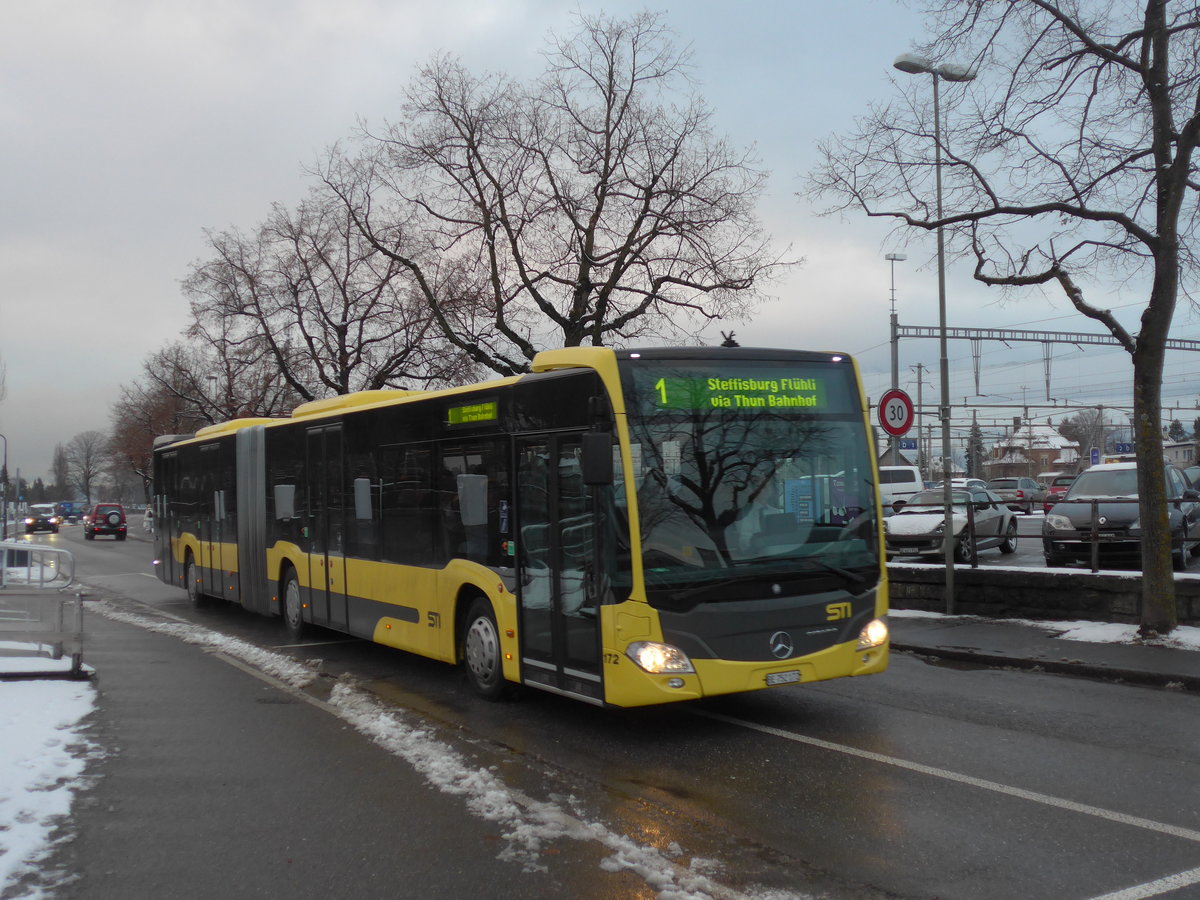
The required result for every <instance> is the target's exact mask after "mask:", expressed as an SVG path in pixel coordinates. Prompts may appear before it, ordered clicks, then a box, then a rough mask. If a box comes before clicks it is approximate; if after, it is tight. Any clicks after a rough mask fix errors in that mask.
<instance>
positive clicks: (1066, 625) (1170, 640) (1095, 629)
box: [888, 609, 1200, 650]
mask: <svg viewBox="0 0 1200 900" xmlns="http://www.w3.org/2000/svg"><path fill="white" fill-rule="evenodd" d="M888 615H889V616H891V617H893V618H898V619H904V618H908V619H971V618H976V619H979V620H980V621H981V622H985V621H986V622H998V621H1003V622H1005V623H1007V624H1010V625H1026V626H1029V627H1032V628H1041V629H1044V630H1045V631H1046V632H1047V633H1048V634H1051V635H1053V636H1054V637H1056V638H1061V639H1062V640H1065V641H1085V642H1087V643H1091V644H1134V645H1138V646H1142V647H1169V648H1171V649H1173V650H1200V628H1198V627H1196V626H1194V625H1179V626H1177V627H1176V628H1175V630H1174V631H1172V632H1171V633H1170V634H1168V635H1165V636H1161V637H1154V638H1143V637H1141V636H1140V635H1139V634H1138V626H1136V625H1124V624H1121V623H1119V622H1090V621H1070V622H1068V621H1064V622H1058V621H1046V620H1040V619H1003V620H998V619H996V618H993V617H989V616H947V615H946V614H945V613H940V612H931V611H928V610H923V609H893V610H889V611H888Z"/></svg>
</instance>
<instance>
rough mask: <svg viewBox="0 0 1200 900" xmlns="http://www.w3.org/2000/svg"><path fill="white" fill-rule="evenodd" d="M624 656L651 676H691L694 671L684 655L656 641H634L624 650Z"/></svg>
mask: <svg viewBox="0 0 1200 900" xmlns="http://www.w3.org/2000/svg"><path fill="white" fill-rule="evenodd" d="M625 655H626V656H628V657H629V658H630V659H632V660H633V661H634V662H635V663H637V664H638V666H639V667H640V668H642V669H644V670H645V671H647V672H649V673H650V674H651V675H668V674H669V675H691V674H694V673H695V671H696V670H695V668H693V667H692V661H691V660H690V659H688V655H687V654H686V653H684V652H683V651H682V650H680V649H679V648H678V647H672V646H671V645H670V644H660V643H658V642H657V641H635V642H634V643H632V644H630V645H629V646H628V647H626V648H625Z"/></svg>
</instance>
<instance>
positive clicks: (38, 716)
mask: <svg viewBox="0 0 1200 900" xmlns="http://www.w3.org/2000/svg"><path fill="white" fill-rule="evenodd" d="M13 662H15V660H8V659H6V660H5V661H4V667H5V668H6V669H7V670H9V671H16V669H17V668H19V666H13V665H10V663H13ZM38 662H41V663H43V664H44V663H45V662H46V660H38ZM43 668H44V666H43ZM95 703H96V690H95V688H94V687H93V686H92V684H91V683H90V682H86V681H33V680H30V681H10V682H0V823H2V824H0V894H2V895H3V896H5V897H9V896H31V895H29V894H21V893H15V894H14V893H10V891H11V890H12V889H13V887H14V885H15V884H16V883H17V882H18V881H20V879H22V878H23V877H24V876H26V875H29V874H32V873H34V872H35V871H36V870H37V864H38V863H39V862H40V861H41V860H42V859H43V858H44V857H45V856H46V855H47V854H48V853H49V849H50V835H51V833H52V832H53V830H54V828H55V826H56V825H57V824H58V822H59V821H60V820H61V819H62V818H63V817H65V816H67V815H69V814H70V812H71V801H72V799H73V797H74V793H75V791H77V790H78V789H79V788H80V787H81V786H82V785H83V781H82V776H83V774H84V769H85V767H86V765H87V762H88V760H89V759H91V758H93V757H95V756H96V755H97V754H98V752H99V751H98V750H97V748H96V747H95V746H94V745H93V744H91V743H90V742H89V741H88V740H87V738H85V737H84V736H83V724H82V723H83V720H84V718H86V717H87V715H88V714H89V713H91V712H92V710H93V709H94V708H95Z"/></svg>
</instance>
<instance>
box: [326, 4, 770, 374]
mask: <svg viewBox="0 0 1200 900" xmlns="http://www.w3.org/2000/svg"><path fill="white" fill-rule="evenodd" d="M546 58H547V67H546V71H545V74H544V75H543V76H542V77H541V78H540V79H538V80H537V81H536V82H534V83H533V84H531V85H529V86H524V85H521V84H518V83H516V82H514V81H513V80H511V79H509V78H506V77H501V76H495V75H492V74H483V75H476V74H472V73H471V72H469V71H467V70H466V69H465V68H464V67H463V66H462V65H461V64H460V63H458V62H457V61H454V60H452V59H450V58H448V57H446V56H437V57H435V58H434V59H433V60H432V61H431V62H429V63H428V64H427V65H425V66H424V67H423V68H422V69H421V70H420V73H419V74H418V76H417V77H416V79H415V80H414V81H413V83H412V84H411V85H410V86H409V88H408V93H407V97H408V102H407V105H406V108H405V114H406V119H405V120H404V121H402V122H398V123H394V124H392V125H390V126H388V127H387V128H386V129H385V130H384V131H383V132H382V133H381V134H379V135H377V136H374V137H369V138H368V139H367V140H366V141H365V144H364V148H363V153H362V155H361V156H358V157H357V158H350V157H347V156H345V155H343V154H342V152H341V151H340V150H335V151H334V152H333V153H332V154H331V155H330V157H329V159H328V160H327V163H326V165H325V167H324V170H323V172H322V173H321V174H322V177H323V178H324V179H325V181H326V183H327V184H328V185H329V186H330V187H331V189H333V190H334V191H335V192H336V193H337V194H338V195H339V196H340V197H341V198H342V199H343V201H344V202H345V204H346V207H347V209H349V210H350V211H351V213H352V215H353V217H354V220H355V222H356V223H357V224H358V226H359V227H360V228H361V229H362V232H363V233H364V234H365V235H366V236H367V237H368V238H369V240H370V241H371V243H372V245H373V246H374V247H375V248H376V249H377V250H379V251H380V252H381V253H383V254H385V255H386V256H387V257H388V258H390V259H392V260H394V261H396V262H397V263H399V264H400V265H401V266H403V267H404V268H406V269H407V270H408V271H409V272H410V273H411V275H412V278H413V281H414V283H415V285H416V286H417V288H418V289H419V290H420V291H421V293H422V295H423V297H424V300H425V302H426V303H428V304H429V308H430V309H431V310H432V311H433V315H434V318H435V320H436V321H437V324H438V325H439V327H440V328H441V331H442V334H443V335H444V336H445V337H446V338H447V339H448V340H450V341H451V342H453V343H454V344H455V345H456V346H457V347H458V348H459V349H461V350H462V351H463V352H464V353H467V354H469V355H470V357H471V359H473V360H474V361H475V362H476V363H478V364H480V365H482V366H486V367H488V368H490V369H492V370H494V371H496V372H499V373H502V374H511V373H514V372H519V371H525V370H527V369H528V364H529V361H530V360H531V359H532V358H533V356H534V354H535V353H536V352H537V351H538V350H539V349H541V348H542V347H543V346H576V345H579V344H582V343H590V344H594V345H602V344H606V343H611V342H614V341H620V340H624V339H630V338H635V337H641V336H657V337H667V338H670V337H678V336H680V335H686V334H689V333H694V331H695V330H697V329H698V328H700V327H702V326H703V325H704V324H705V323H707V322H709V321H711V320H713V319H718V318H723V317H733V318H737V317H741V316H744V315H745V314H747V313H748V312H749V310H750V309H751V308H752V307H753V303H754V300H755V298H756V293H755V289H756V288H757V287H759V286H760V285H761V283H762V282H764V281H765V280H766V279H767V278H768V277H769V276H770V275H771V274H773V273H774V272H776V271H777V270H778V269H779V268H780V267H781V266H783V265H784V263H783V262H782V261H781V259H780V258H779V257H778V256H776V255H773V254H772V253H771V251H770V247H769V241H768V239H767V238H766V237H765V236H764V234H763V231H762V228H761V226H760V224H759V222H758V220H757V218H756V217H755V214H754V204H755V202H756V201H757V198H758V196H759V194H760V193H761V190H762V187H763V184H764V182H765V178H766V175H765V173H764V172H762V171H760V170H759V169H758V168H757V166H756V161H755V160H754V159H753V158H752V157H751V156H750V155H749V154H748V153H746V152H743V151H738V150H735V149H734V148H732V147H731V146H730V145H729V144H728V143H727V142H726V141H725V140H722V139H720V138H718V137H716V136H714V134H713V133H712V131H711V129H710V112H709V110H708V109H707V107H706V106H705V104H704V103H703V102H702V101H701V100H700V98H698V97H697V96H695V95H694V94H693V93H692V92H691V91H690V85H689V82H688V78H687V75H688V69H689V54H688V53H687V52H684V51H680V50H677V49H676V48H675V47H674V46H673V44H672V41H671V35H670V34H669V32H668V31H667V30H666V29H665V28H664V27H663V26H662V25H661V24H660V21H659V16H657V15H654V14H650V13H643V14H640V15H635V16H633V17H632V18H630V19H628V20H616V19H612V18H609V17H607V16H604V15H598V16H594V17H593V16H586V15H580V17H579V28H578V30H577V32H576V33H575V34H574V35H572V36H571V37H570V38H567V39H552V40H551V42H550V47H549V49H548V50H547V52H546Z"/></svg>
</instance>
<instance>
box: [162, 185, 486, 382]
mask: <svg viewBox="0 0 1200 900" xmlns="http://www.w3.org/2000/svg"><path fill="white" fill-rule="evenodd" d="M209 243H210V245H211V248H212V250H213V256H212V257H211V258H210V259H208V260H206V261H204V262H202V263H199V264H197V265H195V266H194V267H193V270H192V272H191V275H190V276H189V278H188V279H187V281H186V282H185V284H184V290H185V292H186V293H187V295H188V296H189V298H190V299H191V304H192V315H193V319H194V325H193V327H192V329H191V334H192V335H193V336H195V337H198V338H201V339H203V340H204V341H206V342H207V343H208V344H209V345H210V347H212V348H213V352H214V353H215V354H216V355H217V356H218V357H219V358H220V359H221V360H222V361H223V362H232V363H235V364H236V365H237V366H239V367H241V366H254V367H258V366H259V364H260V363H263V362H266V363H267V365H266V367H265V369H261V371H269V372H270V373H271V376H272V378H273V379H274V380H275V381H276V382H277V383H279V384H280V385H282V386H286V388H287V390H288V392H290V393H291V394H293V395H295V396H297V397H298V398H300V399H301V400H312V399H315V398H317V397H323V396H327V395H329V394H344V393H348V392H350V391H354V390H373V389H378V388H384V387H397V386H410V385H412V384H414V383H416V384H418V385H419V384H426V383H429V382H433V381H442V382H447V381H453V380H455V379H460V378H462V377H463V376H464V375H466V374H468V373H466V372H464V368H465V357H464V356H463V355H462V354H460V353H457V352H455V351H453V349H452V348H448V347H447V345H446V343H445V342H444V341H443V340H442V339H441V338H440V336H439V335H438V334H437V332H436V331H435V330H434V329H433V328H432V326H431V320H430V315H429V313H428V311H427V310H426V308H425V306H424V304H423V303H422V302H421V300H420V298H419V297H417V296H415V295H413V293H412V291H411V288H410V285H409V282H408V280H407V279H406V278H403V277H401V276H402V275H407V272H406V271H405V270H403V269H402V267H401V266H400V265H399V264H398V263H397V262H396V261H395V260H392V259H390V258H388V257H387V256H385V255H382V254H380V253H378V252H377V251H376V250H375V249H374V248H372V247H371V246H370V244H368V243H367V241H366V240H364V238H363V236H362V235H361V234H360V232H359V231H358V229H357V228H355V227H354V226H353V224H352V223H351V221H350V219H349V217H348V214H347V211H346V209H345V208H344V206H343V205H342V204H341V202H340V201H335V200H333V199H331V198H329V197H327V196H322V195H320V194H319V193H314V194H313V195H312V196H311V197H310V198H309V200H307V201H306V202H305V203H302V204H301V205H300V206H299V208H298V209H297V210H295V211H294V212H292V211H289V210H287V209H285V208H283V207H282V206H279V205H276V206H275V207H273V209H272V213H271V215H270V217H269V218H268V220H267V221H266V222H265V223H264V224H263V225H262V226H261V227H260V228H259V229H258V231H257V233H256V234H255V235H254V236H253V237H247V236H245V235H243V234H241V233H240V232H239V231H237V230H236V229H232V230H228V231H224V232H220V233H210V234H209ZM222 374H223V375H225V376H226V377H225V378H224V379H223V380H224V383H225V384H226V385H227V386H229V387H230V388H232V386H233V385H234V384H235V383H236V379H235V378H234V374H235V373H233V372H231V371H230V372H225V373H222Z"/></svg>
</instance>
